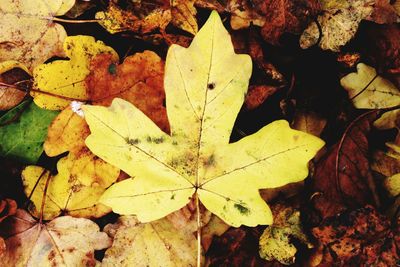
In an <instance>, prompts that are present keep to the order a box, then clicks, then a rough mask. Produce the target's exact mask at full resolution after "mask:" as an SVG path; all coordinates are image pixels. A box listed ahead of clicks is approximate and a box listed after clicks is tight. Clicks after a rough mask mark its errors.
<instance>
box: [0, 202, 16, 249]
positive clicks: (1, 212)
mask: <svg viewBox="0 0 400 267" xmlns="http://www.w3.org/2000/svg"><path fill="white" fill-rule="evenodd" d="M16 211H17V202H15V200H13V199H9V198H6V199H2V200H0V223H1V222H2V221H3V220H4V219H5V218H7V217H9V216H11V215H14V214H15V212H16ZM0 250H1V249H0ZM0 254H1V253H0Z"/></svg>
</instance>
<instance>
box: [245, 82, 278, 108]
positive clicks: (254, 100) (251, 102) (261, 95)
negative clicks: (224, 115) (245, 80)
mask: <svg viewBox="0 0 400 267" xmlns="http://www.w3.org/2000/svg"><path fill="white" fill-rule="evenodd" d="M276 91H278V88H277V87H276V86H268V85H256V86H250V87H249V92H248V93H247V95H246V99H245V102H244V103H245V105H246V108H247V109H248V110H252V109H256V108H258V107H259V106H260V105H261V104H262V103H264V101H265V100H266V99H267V98H268V97H270V96H271V95H273V94H274V93H276Z"/></svg>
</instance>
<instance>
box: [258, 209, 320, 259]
mask: <svg viewBox="0 0 400 267" xmlns="http://www.w3.org/2000/svg"><path fill="white" fill-rule="evenodd" d="M272 213H273V214H274V224H273V225H270V226H268V227H267V228H266V229H265V230H264V232H263V234H262V235H261V237H260V257H261V258H263V259H266V260H268V261H272V260H277V261H279V262H280V263H282V264H285V265H290V264H293V263H294V261H295V254H296V252H297V249H296V247H295V246H294V245H293V244H292V243H291V240H290V238H295V239H297V240H299V241H301V242H302V243H304V244H306V245H307V246H308V247H309V248H311V247H312V244H311V243H310V241H309V240H308V238H307V236H306V235H305V234H304V232H303V227H302V225H301V222H300V212H299V211H298V210H295V209H293V208H292V207H286V206H284V205H282V204H276V205H274V206H273V207H272Z"/></svg>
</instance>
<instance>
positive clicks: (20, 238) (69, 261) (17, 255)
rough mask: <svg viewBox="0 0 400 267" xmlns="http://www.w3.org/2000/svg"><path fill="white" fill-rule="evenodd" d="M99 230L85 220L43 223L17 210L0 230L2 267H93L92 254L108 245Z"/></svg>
mask: <svg viewBox="0 0 400 267" xmlns="http://www.w3.org/2000/svg"><path fill="white" fill-rule="evenodd" d="M99 230H100V229H99V227H98V226H97V224H95V223H94V222H92V221H90V220H87V219H82V218H73V217H70V216H62V217H58V218H56V219H54V220H52V221H50V222H48V223H45V224H44V223H40V222H39V223H38V222H37V221H36V220H34V219H33V218H32V217H31V216H30V215H29V214H28V213H27V212H26V211H24V210H17V213H16V214H15V215H14V216H12V217H9V218H7V219H6V220H5V221H3V223H2V227H1V229H0V235H1V236H3V237H4V240H5V243H6V251H5V253H4V255H3V256H2V259H1V261H2V266H6V267H11V266H46V267H47V266H95V265H96V260H95V258H94V251H95V250H100V249H105V248H108V247H109V246H110V245H111V240H110V238H109V237H108V236H107V234H105V233H102V232H100V231H99Z"/></svg>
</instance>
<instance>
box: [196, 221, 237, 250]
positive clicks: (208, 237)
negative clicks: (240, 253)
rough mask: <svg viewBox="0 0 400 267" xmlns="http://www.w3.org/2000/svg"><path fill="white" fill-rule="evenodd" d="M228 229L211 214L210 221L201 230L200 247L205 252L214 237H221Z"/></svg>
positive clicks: (227, 226)
mask: <svg viewBox="0 0 400 267" xmlns="http://www.w3.org/2000/svg"><path fill="white" fill-rule="evenodd" d="M229 228H230V226H229V225H227V224H226V223H224V221H223V220H221V219H220V218H218V216H216V215H214V214H212V215H211V218H210V221H209V222H208V223H207V224H206V225H205V226H204V227H203V228H202V229H201V245H202V246H203V248H204V251H207V250H208V249H209V247H210V245H211V243H212V240H213V238H214V236H221V235H222V234H223V233H225V232H226V231H227V230H228V229H229Z"/></svg>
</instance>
